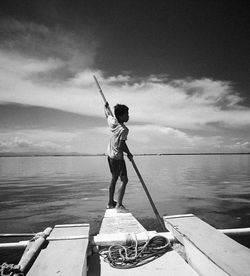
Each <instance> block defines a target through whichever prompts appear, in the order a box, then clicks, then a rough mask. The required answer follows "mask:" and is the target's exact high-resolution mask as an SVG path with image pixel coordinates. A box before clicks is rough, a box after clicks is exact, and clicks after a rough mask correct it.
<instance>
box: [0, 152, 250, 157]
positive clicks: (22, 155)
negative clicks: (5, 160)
mask: <svg viewBox="0 0 250 276" xmlns="http://www.w3.org/2000/svg"><path fill="white" fill-rule="evenodd" d="M242 154H250V152H200V153H195V152H193V153H135V154H133V155H134V156H162V155H242ZM70 156H71V157H73V156H89V157H91V156H106V155H105V154H104V153H98V154H87V153H82V154H81V153H69V154H67V153H48V154H47V153H34V154H32V153H23V154H22V153H21V154H15V153H0V157H70Z"/></svg>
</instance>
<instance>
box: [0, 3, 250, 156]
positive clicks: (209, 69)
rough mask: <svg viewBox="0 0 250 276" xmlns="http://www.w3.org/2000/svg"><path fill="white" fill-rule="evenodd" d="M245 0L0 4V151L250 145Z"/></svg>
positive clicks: (247, 148) (238, 148)
mask: <svg viewBox="0 0 250 276" xmlns="http://www.w3.org/2000/svg"><path fill="white" fill-rule="evenodd" d="M247 3H248V1H242V0H238V1H224V0H217V1H214V0H211V1H203V0H200V1H198V0H196V1H194V0H189V1H184V0H182V1H180V0H175V1H169V0H165V1H157V0H155V1H145V0H141V1H131V0H127V1H117V0H116V1H115V0H106V1H101V0H99V1H97V0H92V1H84V0H81V1H79V0H75V1H69V0H48V1H41V0H29V1H28V0H22V1H20V0H10V1H1V3H0V153H1V152H2V153H6V152H7V153H23V152H30V153H33V152H43V153H72V152H74V153H88V154H98V153H101V154H102V153H105V151H106V147H107V144H108V139H109V132H108V128H107V123H106V118H105V117H104V112H103V111H104V107H103V100H102V98H101V96H100V94H99V91H98V88H97V86H96V84H95V82H94V79H93V75H95V76H96V77H97V79H98V80H99V82H100V85H101V87H102V90H103V92H104V94H105V96H106V98H107V100H108V102H109V104H110V106H112V107H113V106H114V105H115V104H117V103H121V104H126V105H127V106H128V107H129V113H130V120H129V122H128V123H127V126H128V128H129V136H128V141H127V144H128V146H129V148H130V150H131V152H132V153H134V154H136V153H204V152H205V153H212V152H219V153H220V152H229V153H230V152H250V93H249V90H250V81H249V79H250V78H249V73H250V70H249V69H250V58H249V52H250V43H249V42H250V41H249V32H250V31H249V30H250V23H249V21H250V20H249V18H250V17H249V15H250V13H249V8H248V5H247Z"/></svg>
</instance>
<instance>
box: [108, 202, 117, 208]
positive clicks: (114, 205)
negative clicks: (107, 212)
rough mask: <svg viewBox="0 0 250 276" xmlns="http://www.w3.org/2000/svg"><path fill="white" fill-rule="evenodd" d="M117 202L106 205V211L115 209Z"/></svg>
mask: <svg viewBox="0 0 250 276" xmlns="http://www.w3.org/2000/svg"><path fill="white" fill-rule="evenodd" d="M116 204H117V202H116V201H113V202H111V203H108V205H107V209H114V208H115V207H116Z"/></svg>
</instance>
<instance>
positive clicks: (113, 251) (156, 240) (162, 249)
mask: <svg viewBox="0 0 250 276" xmlns="http://www.w3.org/2000/svg"><path fill="white" fill-rule="evenodd" d="M132 243H134V245H133V244H131V245H125V246H124V245H121V244H116V245H112V246H110V247H109V248H108V250H107V249H103V250H101V251H100V252H99V254H100V255H101V256H102V257H103V259H104V261H105V262H108V263H109V264H110V266H112V267H114V268H119V269H128V268H133V267H138V266H141V265H144V264H146V263H149V262H151V261H153V260H155V259H156V258H158V257H160V256H162V255H163V254H165V253H166V252H167V251H168V250H169V249H170V247H171V244H170V241H169V240H168V239H167V238H165V237H163V236H160V235H158V236H154V237H153V238H151V239H149V240H148V241H146V242H140V243H138V241H137V239H136V236H135V239H134V241H133V242H132Z"/></svg>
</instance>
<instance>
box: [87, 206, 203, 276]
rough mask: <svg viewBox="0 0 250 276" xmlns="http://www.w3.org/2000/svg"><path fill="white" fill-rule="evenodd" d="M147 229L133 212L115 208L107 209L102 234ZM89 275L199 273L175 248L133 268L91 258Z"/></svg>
mask: <svg viewBox="0 0 250 276" xmlns="http://www.w3.org/2000/svg"><path fill="white" fill-rule="evenodd" d="M144 231H146V229H145V228H144V227H143V226H142V225H141V224H140V223H139V222H138V221H137V220H136V219H135V218H134V217H133V215H132V214H131V213H117V212H116V210H115V209H109V210H106V212H105V216H104V218H103V221H102V225H101V229H100V233H99V234H100V235H101V234H111V235H115V234H118V233H140V232H144ZM88 264H89V270H88V276H99V275H101V276H117V275H119V276H149V275H150V276H151V275H154V274H155V273H157V276H184V275H185V276H198V274H197V273H196V272H195V271H194V270H193V269H192V268H191V267H190V266H189V265H188V264H187V263H186V262H185V261H184V260H183V259H182V258H181V257H180V255H178V253H176V252H175V251H173V250H170V251H169V252H167V253H165V254H164V255H163V256H161V257H160V258H158V259H156V260H154V261H152V262H150V263H148V264H145V265H143V266H140V267H136V268H131V269H116V268H112V267H111V266H110V265H109V264H108V263H106V262H104V261H103V259H102V257H101V258H100V259H99V258H98V257H97V256H96V258H90V259H89V262H88Z"/></svg>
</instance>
